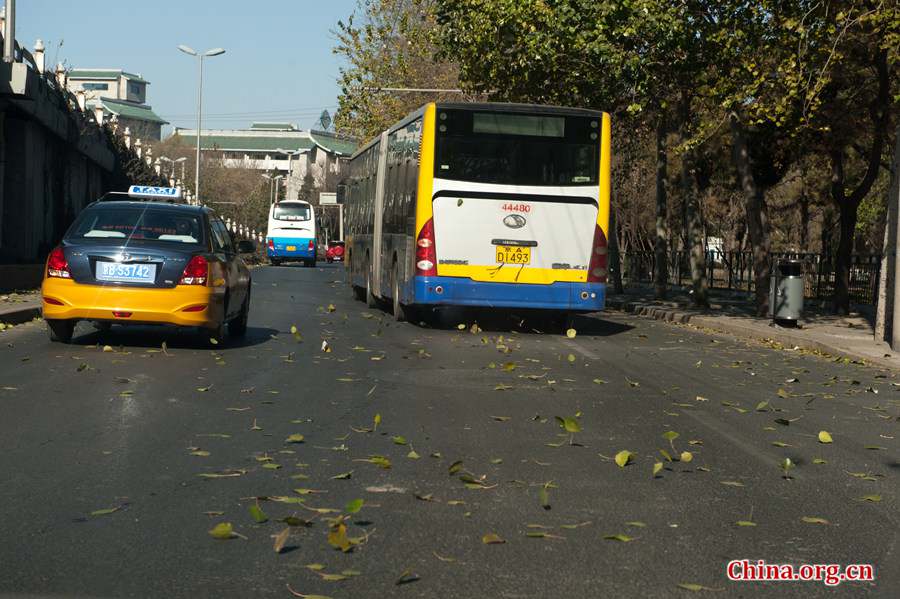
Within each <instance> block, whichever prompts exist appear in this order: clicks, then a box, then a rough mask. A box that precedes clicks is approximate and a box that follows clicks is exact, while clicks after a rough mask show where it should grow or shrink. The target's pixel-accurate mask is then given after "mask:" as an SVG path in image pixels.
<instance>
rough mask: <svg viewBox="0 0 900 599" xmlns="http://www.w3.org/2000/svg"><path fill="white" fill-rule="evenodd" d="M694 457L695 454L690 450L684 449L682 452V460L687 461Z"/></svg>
mask: <svg viewBox="0 0 900 599" xmlns="http://www.w3.org/2000/svg"><path fill="white" fill-rule="evenodd" d="M693 459H694V454H692V453H691V452H690V451H682V452H681V461H682V462H685V463H687V462H690V461H691V460H693Z"/></svg>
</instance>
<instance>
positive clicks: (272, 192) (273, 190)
mask: <svg viewBox="0 0 900 599" xmlns="http://www.w3.org/2000/svg"><path fill="white" fill-rule="evenodd" d="M262 177H263V179H267V180H268V181H269V204H274V203H275V201H276V200H277V199H278V186H279V181H281V180H282V179H284V175H270V174H268V173H265V174H264V175H263V176H262Z"/></svg>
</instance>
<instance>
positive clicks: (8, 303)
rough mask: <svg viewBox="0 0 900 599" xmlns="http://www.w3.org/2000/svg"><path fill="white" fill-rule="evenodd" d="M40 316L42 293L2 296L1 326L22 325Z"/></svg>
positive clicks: (0, 307)
mask: <svg viewBox="0 0 900 599" xmlns="http://www.w3.org/2000/svg"><path fill="white" fill-rule="evenodd" d="M40 315H41V296H40V292H38V291H30V292H18V293H4V294H0V325H12V324H21V323H23V322H28V321H29V320H32V319H34V318H36V317H38V316H40Z"/></svg>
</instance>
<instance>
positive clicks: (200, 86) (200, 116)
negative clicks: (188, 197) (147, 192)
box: [178, 44, 225, 203]
mask: <svg viewBox="0 0 900 599" xmlns="http://www.w3.org/2000/svg"><path fill="white" fill-rule="evenodd" d="M178 49H179V50H181V51H182V52H184V53H185V54H189V55H191V56H196V57H197V58H198V61H199V63H200V77H199V81H198V82H197V161H196V164H195V165H194V168H195V171H194V196H195V199H196V201H197V203H200V132H201V127H202V126H203V120H202V119H203V59H204V58H207V57H212V56H219V55H221V54H225V49H224V48H213V49H212V50H207V51H206V52H203V53H202V54H201V53H199V52H197V51H196V50H194V49H193V48H191V47H190V46H185V45H184V44H181V45H179V46H178Z"/></svg>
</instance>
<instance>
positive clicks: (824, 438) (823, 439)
mask: <svg viewBox="0 0 900 599" xmlns="http://www.w3.org/2000/svg"><path fill="white" fill-rule="evenodd" d="M832 442H833V440H832V438H831V433H829V432H828V431H819V443H832Z"/></svg>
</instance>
